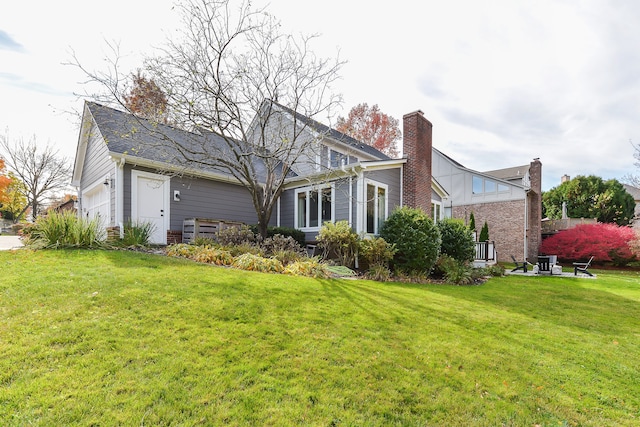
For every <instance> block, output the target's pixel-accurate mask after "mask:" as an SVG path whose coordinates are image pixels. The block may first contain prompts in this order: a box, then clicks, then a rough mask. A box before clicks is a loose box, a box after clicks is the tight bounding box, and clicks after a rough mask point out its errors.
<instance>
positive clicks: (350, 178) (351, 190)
mask: <svg viewBox="0 0 640 427" xmlns="http://www.w3.org/2000/svg"><path fill="white" fill-rule="evenodd" d="M349 228H353V176H352V175H349Z"/></svg>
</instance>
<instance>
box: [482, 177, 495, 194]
mask: <svg viewBox="0 0 640 427" xmlns="http://www.w3.org/2000/svg"><path fill="white" fill-rule="evenodd" d="M484 192H485V193H495V192H496V183H495V181H490V180H488V179H485V180H484Z"/></svg>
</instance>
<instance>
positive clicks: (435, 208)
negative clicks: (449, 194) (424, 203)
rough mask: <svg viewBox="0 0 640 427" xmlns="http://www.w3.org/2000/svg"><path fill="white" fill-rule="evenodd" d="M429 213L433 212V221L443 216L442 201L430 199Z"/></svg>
mask: <svg viewBox="0 0 640 427" xmlns="http://www.w3.org/2000/svg"><path fill="white" fill-rule="evenodd" d="M431 213H432V214H433V220H434V221H440V220H441V219H443V218H444V216H443V215H442V213H443V212H442V203H440V202H437V201H435V200H432V201H431Z"/></svg>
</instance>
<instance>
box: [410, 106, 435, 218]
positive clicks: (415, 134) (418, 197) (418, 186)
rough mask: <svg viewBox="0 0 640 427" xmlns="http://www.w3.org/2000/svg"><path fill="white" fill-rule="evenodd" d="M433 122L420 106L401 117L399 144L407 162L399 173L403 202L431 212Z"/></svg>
mask: <svg viewBox="0 0 640 427" xmlns="http://www.w3.org/2000/svg"><path fill="white" fill-rule="evenodd" d="M432 128H433V125H432V124H431V122H430V121H429V120H427V119H426V118H425V117H424V113H423V112H422V111H420V110H418V111H414V112H413V113H409V114H405V115H404V116H403V118H402V136H403V138H402V144H403V152H404V156H405V157H406V158H407V163H405V165H404V169H403V174H402V186H403V193H402V198H403V204H404V205H405V206H409V207H412V208H422V209H423V210H424V211H425V212H427V213H429V214H431V155H432Z"/></svg>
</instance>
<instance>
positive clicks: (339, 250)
mask: <svg viewBox="0 0 640 427" xmlns="http://www.w3.org/2000/svg"><path fill="white" fill-rule="evenodd" d="M316 239H317V240H318V246H320V248H321V249H322V259H324V260H328V259H335V260H336V261H337V262H338V263H339V264H340V265H344V266H345V267H349V268H352V267H353V264H354V261H355V256H356V251H357V250H358V241H359V238H358V235H357V234H356V232H355V231H353V229H352V228H351V227H350V226H349V222H348V221H337V222H336V223H332V222H328V223H326V224H324V225H323V226H322V228H320V233H319V234H318V236H317V237H316Z"/></svg>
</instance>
